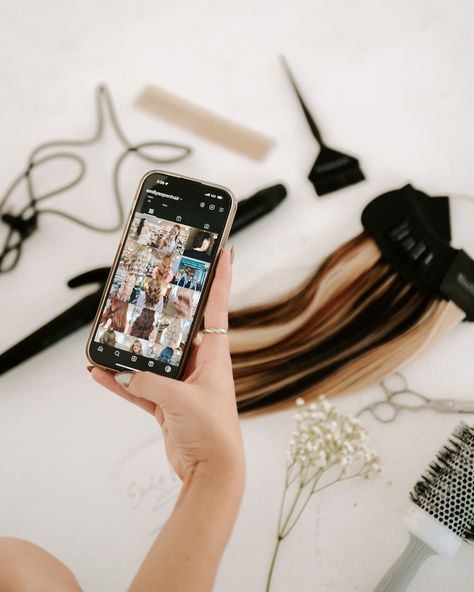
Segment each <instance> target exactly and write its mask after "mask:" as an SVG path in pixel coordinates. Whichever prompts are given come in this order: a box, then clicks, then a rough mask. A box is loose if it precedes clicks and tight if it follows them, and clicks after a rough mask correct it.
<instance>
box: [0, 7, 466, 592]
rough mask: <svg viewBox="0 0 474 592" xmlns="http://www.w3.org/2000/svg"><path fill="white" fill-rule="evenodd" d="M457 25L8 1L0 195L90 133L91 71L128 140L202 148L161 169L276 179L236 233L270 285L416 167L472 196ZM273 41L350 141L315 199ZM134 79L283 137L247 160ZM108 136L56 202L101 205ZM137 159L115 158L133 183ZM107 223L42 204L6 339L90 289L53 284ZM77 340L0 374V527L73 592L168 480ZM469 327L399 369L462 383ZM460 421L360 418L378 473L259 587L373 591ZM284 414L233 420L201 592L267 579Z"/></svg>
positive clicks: (94, 247)
mask: <svg viewBox="0 0 474 592" xmlns="http://www.w3.org/2000/svg"><path fill="white" fill-rule="evenodd" d="M473 23H474V9H473V5H472V3H471V2H468V1H461V0H456V1H451V2H443V1H441V0H420V1H418V2H411V1H408V0H397V1H396V2H395V1H391V2H377V1H376V0H361V1H359V2H351V1H350V0H333V1H331V2H323V1H322V0H296V1H294V2H291V3H290V2H275V1H274V0H273V1H271V0H265V1H260V2H250V1H248V0H246V1H243V0H241V1H239V2H215V1H213V0H201V1H200V2H187V3H179V2H174V3H173V2H163V1H161V2H160V1H158V2H157V1H154V2H152V1H144V0H137V1H135V2H133V3H117V2H110V1H109V2H93V1H92V0H83V1H82V2H76V3H72V2H56V1H53V0H44V1H43V2H33V1H31V0H30V1H29V2H28V1H24V2H13V1H11V2H8V3H7V2H3V3H2V8H1V11H0V56H1V57H0V79H1V103H0V107H1V108H0V130H1V135H0V146H1V150H2V158H1V159H0V183H1V191H3V190H4V188H6V186H7V185H8V183H9V182H10V181H11V180H12V178H13V176H14V175H15V174H16V172H17V171H18V170H19V169H20V168H21V167H22V166H23V164H24V161H25V158H26V155H27V152H28V151H29V150H30V149H31V148H32V147H33V146H34V145H36V144H37V143H38V142H41V141H44V140H47V139H49V138H57V137H85V136H87V135H88V134H89V133H91V131H92V128H93V121H92V118H93V91H94V87H95V85H96V84H97V83H98V82H100V81H103V82H106V83H107V84H109V86H110V88H111V90H112V93H113V96H114V99H115V102H116V105H117V109H118V112H119V115H120V117H121V121H122V124H123V127H124V128H125V130H126V132H127V133H128V135H129V136H130V137H131V138H132V139H133V140H136V141H140V140H145V139H154V138H158V139H170V140H173V141H179V142H184V143H189V144H191V145H192V146H193V147H194V148H195V153H194V154H193V156H192V157H190V158H189V159H187V160H185V161H183V162H182V163H179V164H177V165H174V166H173V167H170V168H171V169H172V170H175V171H179V172H181V173H183V174H185V175H191V176H195V177H201V178H204V179H209V180H214V181H216V182H218V183H221V184H223V185H227V186H229V187H231V188H232V189H233V190H234V191H235V193H236V194H237V195H238V196H239V197H246V196H248V195H250V194H252V193H253V192H254V191H255V190H257V189H258V188H260V187H264V186H267V185H270V184H272V183H273V182H276V181H280V180H281V181H284V182H285V183H286V184H287V186H288V188H289V196H288V199H287V200H286V201H285V202H284V203H283V204H282V205H281V206H280V207H279V208H278V209H277V210H276V211H275V212H273V213H272V215H271V216H268V217H267V218H265V219H263V220H262V221H260V222H259V223H257V224H254V225H253V226H252V227H250V228H248V229H247V230H245V231H243V232H241V233H240V234H238V235H237V236H235V240H234V241H233V243H234V245H235V249H236V258H235V264H234V269H235V281H234V285H233V297H232V303H233V306H234V307H235V306H239V305H241V304H243V303H244V302H247V301H248V300H249V298H251V299H254V300H258V299H259V298H260V299H266V298H268V297H269V296H270V295H271V294H274V293H282V292H284V291H285V290H286V289H287V288H288V287H290V284H292V283H293V282H295V281H297V279H298V278H301V277H303V276H304V273H305V271H304V270H305V269H306V270H307V269H308V268H313V267H314V266H316V265H317V264H318V263H319V262H320V261H321V260H322V259H323V257H324V256H325V255H326V254H327V253H329V252H330V251H331V250H332V249H334V248H335V247H336V246H337V245H339V244H340V243H341V242H343V241H345V240H346V239H349V238H350V237H352V236H354V235H355V234H356V233H357V232H358V231H359V229H360V223H359V217H360V212H361V209H362V206H363V205H364V204H365V203H367V202H368V201H369V200H370V199H371V198H373V197H375V196H376V195H378V194H379V193H381V192H382V191H384V190H387V189H392V188H396V187H399V186H401V185H403V184H405V183H406V182H407V181H410V182H412V183H414V184H416V186H418V187H419V188H421V189H423V190H425V191H427V192H429V193H432V194H444V193H446V192H450V193H451V192H457V193H461V194H471V195H472V194H474V190H473V181H474V178H473V175H472V154H473V148H474V145H473V135H472V131H473V129H474V115H473V109H472V106H473V104H474V86H473V76H472V75H473V56H474V35H473V34H472V28H473ZM279 53H285V54H286V56H287V57H288V59H289V61H290V63H291V65H292V66H293V69H294V71H295V74H296V76H297V77H298V79H299V80H300V83H301V86H302V88H303V90H304V93H305V96H306V98H307V100H308V102H309V103H310V104H311V105H312V107H313V109H314V111H315V113H317V115H318V119H319V121H320V124H321V127H322V129H323V132H324V133H325V135H326V137H327V140H328V142H329V143H331V145H334V146H335V147H340V148H342V149H343V150H346V151H347V152H349V153H353V154H356V155H358V156H359V157H360V159H361V162H362V167H363V170H364V172H365V174H366V176H367V181H366V182H364V183H359V184H358V185H355V186H352V187H350V188H347V189H345V190H343V191H339V192H338V193H334V194H332V195H330V196H327V197H325V198H322V199H320V198H317V197H316V195H315V194H314V191H313V188H312V186H311V185H310V183H309V181H308V180H307V178H306V175H307V173H308V171H309V169H310V167H311V165H312V162H313V160H314V157H315V154H316V146H315V143H314V141H313V139H312V137H311V136H310V134H309V132H308V129H307V127H306V124H305V122H304V120H303V118H302V116H301V113H300V110H299V108H298V106H297V104H296V102H295V98H294V96H293V94H292V92H291V90H290V88H289V85H288V83H287V80H286V79H285V77H284V75H283V73H282V70H281V68H280V65H279V63H278V61H277V57H276V56H277V55H278V54H279ZM147 83H156V84H158V85H161V86H163V87H164V88H166V89H168V90H170V91H173V92H175V93H178V94H180V95H182V96H184V97H186V98H188V99H190V100H192V101H194V102H196V103H198V104H201V105H203V106H205V107H207V108H209V109H212V110H214V111H216V112H218V113H221V114H223V115H227V116H229V117H232V118H235V119H236V120H237V121H241V122H242V123H245V124H247V125H249V126H251V127H254V128H256V129H259V130H261V131H263V132H266V133H267V134H269V135H271V136H273V137H274V138H275V139H276V141H277V143H278V144H277V147H276V149H275V150H274V151H273V152H272V153H271V155H270V156H269V158H268V159H267V160H266V161H265V162H264V163H255V162H253V161H251V160H248V159H246V158H244V157H242V156H239V155H237V154H235V153H232V152H230V151H227V150H225V149H222V148H220V147H218V146H216V145H214V144H211V143H209V142H207V141H205V140H201V139H199V138H197V137H194V136H193V135H191V134H190V133H188V132H186V131H184V130H181V129H178V128H176V127H174V126H172V125H167V124H165V123H163V122H162V121H160V120H158V119H155V118H153V117H152V116H150V115H147V114H145V113H143V112H140V111H138V110H137V109H136V108H135V107H134V106H133V101H134V99H135V97H136V96H137V94H138V93H139V92H140V91H141V89H142V88H143V86H144V85H145V84H147ZM117 152H118V145H117V143H116V141H115V140H114V138H113V137H112V135H111V134H110V133H108V134H107V136H106V138H105V140H104V141H103V142H102V144H101V146H100V148H94V149H91V150H89V151H84V155H85V156H86V157H87V159H88V162H89V164H90V171H89V176H88V178H87V180H86V181H84V183H83V185H82V186H81V188H80V189H79V188H78V189H77V190H75V191H73V192H71V193H70V194H69V195H68V196H64V197H60V198H57V199H55V200H54V201H55V205H57V206H58V207H60V206H63V207H64V208H66V209H69V211H75V212H77V213H80V214H81V215H84V216H89V217H90V218H92V219H94V220H95V221H96V222H98V223H104V224H105V223H107V222H111V221H112V220H113V210H112V206H111V166H112V162H113V160H114V158H115V156H116V155H117ZM146 168H147V167H146V165H143V163H141V162H136V161H132V160H130V162H129V163H128V164H127V165H126V169H125V171H124V174H123V177H122V183H123V187H124V191H125V194H126V195H127V196H128V198H129V199H131V197H132V194H133V192H134V189H135V187H136V184H137V181H138V179H139V177H140V176H141V174H142V173H143V172H144V171H145V170H146ZM58 173H59V169H58V167H57V166H56V167H53V166H52V167H51V169H50V170H49V171H43V172H42V173H38V175H39V176H38V183H39V184H40V185H41V187H44V188H47V187H48V177H49V176H51V178H53V179H56V178H57V175H58ZM126 207H128V204H126ZM458 219H459V223H460V225H461V226H462V225H464V231H465V234H466V230H467V231H468V233H469V229H471V234H472V228H473V221H474V209H472V208H469V206H466V205H465V206H464V209H461V215H458ZM118 238H119V234H118V233H115V234H114V235H99V234H94V233H91V232H88V231H85V230H83V229H81V228H79V227H77V226H74V225H72V224H70V223H68V222H67V221H62V220H59V219H57V218H53V217H46V216H44V217H43V218H41V220H40V230H39V232H38V233H36V235H35V236H34V237H33V238H31V239H30V240H29V241H28V243H27V244H26V245H25V249H24V258H23V259H22V260H21V263H20V265H19V266H18V268H17V269H16V270H15V271H14V272H12V273H10V274H9V275H8V276H2V277H1V278H0V285H1V303H2V306H1V311H2V312H1V330H0V350H4V349H6V348H7V347H8V346H10V345H12V344H13V343H15V342H16V341H17V340H18V339H20V338H22V337H24V336H26V335H27V334H28V333H29V332H30V331H31V330H33V329H34V328H36V327H38V326H40V325H42V324H43V323H44V322H46V321H47V320H49V319H50V318H51V317H52V316H54V315H55V314H56V313H58V312H59V311H61V310H62V309H64V308H67V307H68V306H70V305H71V304H72V303H74V302H75V301H76V300H77V299H78V298H80V297H81V296H83V295H85V294H86V293H87V292H88V288H81V289H78V290H76V291H75V292H73V291H71V290H70V289H68V288H67V287H66V286H65V281H66V280H67V279H68V278H70V277H72V276H74V275H76V274H78V273H81V272H82V271H85V270H87V269H91V268H93V267H98V266H102V265H108V264H110V262H111V260H112V257H113V254H114V251H115V248H116V245H117V242H118ZM471 244H472V243H471ZM471 253H472V251H471ZM277 270H284V273H283V274H277V273H276V272H277ZM263 276H267V277H270V278H274V281H273V282H272V281H270V282H266V281H265V282H264V281H262V277H263ZM282 277H285V278H288V283H283V284H282V282H281V278H282ZM276 278H278V280H277V279H276ZM244 293H246V294H247V296H243V294H244ZM249 294H250V297H249V296H248V295H249ZM87 334H88V328H84V329H82V330H80V331H77V332H76V333H74V334H73V335H71V336H69V337H68V338H66V339H64V340H63V341H61V342H60V343H59V344H58V345H56V346H54V347H51V348H50V349H48V350H47V351H45V352H44V353H42V354H41V355H39V356H36V357H35V358H34V359H32V360H30V361H28V362H26V363H24V364H23V365H21V366H20V367H18V368H17V369H15V370H13V371H11V372H9V373H8V374H6V375H4V376H2V377H1V378H0V391H1V396H0V422H1V423H0V535H10V536H19V537H25V538H28V539H30V540H32V541H34V542H36V543H38V544H41V545H43V546H44V547H46V548H47V549H48V550H50V551H51V552H52V553H54V554H56V555H58V556H59V557H60V558H61V559H62V560H63V561H65V562H66V563H67V564H68V565H69V566H70V567H71V568H72V570H73V571H74V572H75V573H76V574H77V577H78V578H79V581H80V583H81V584H82V586H83V587H84V590H86V591H87V592H109V591H110V592H116V591H121V590H125V589H126V587H127V584H128V582H129V581H130V579H131V577H132V575H133V573H134V571H135V570H136V569H137V566H138V564H139V562H140V560H141V559H142V558H143V556H144V553H145V551H146V549H147V548H148V547H149V546H150V544H151V542H152V540H153V536H154V535H155V533H156V531H157V529H158V528H159V526H160V524H162V523H163V521H164V520H165V518H166V516H167V515H168V513H169V511H170V509H171V507H172V503H173V500H174V499H175V497H176V493H177V491H178V482H177V480H176V478H175V477H173V474H172V473H171V472H170V469H169V468H168V465H167V462H166V460H165V457H164V453H163V450H162V447H161V443H160V434H159V429H158V427H157V426H156V425H155V424H154V423H153V421H151V420H150V418H149V417H148V416H146V415H145V414H144V413H142V412H141V411H140V410H138V409H136V408H133V407H131V406H129V405H128V404H127V403H125V402H124V401H122V400H119V399H118V398H114V397H113V396H112V395H110V394H109V393H107V392H105V391H102V390H101V389H100V388H99V387H98V386H96V385H95V384H93V383H92V381H91V380H90V377H89V375H88V373H87V372H86V370H85V366H86V359H85V355H84V346H85V341H86V338H87ZM473 337H474V327H473V326H470V325H468V324H463V325H462V326H459V327H458V328H457V329H456V330H455V331H454V332H453V333H452V334H450V335H449V336H447V337H446V338H444V339H443V340H442V341H440V342H439V343H438V344H436V345H434V346H433V347H431V348H430V349H429V350H428V351H426V353H424V354H423V355H422V356H420V357H419V358H418V359H416V360H415V361H413V362H411V363H410V364H409V365H407V366H406V368H405V373H406V375H407V377H408V379H409V382H410V385H411V386H413V387H414V388H418V389H419V390H421V391H422V392H425V393H427V394H430V395H432V396H433V397H441V396H453V397H458V398H473V397H474V365H473V364H472V360H473V354H474V346H473V343H474V340H473ZM379 396H380V392H379V389H378V388H377V387H376V386H374V387H372V388H368V389H366V390H365V391H364V392H359V393H355V394H353V395H350V396H346V397H340V398H339V400H338V401H337V403H338V404H339V405H340V407H341V408H343V409H345V410H347V411H353V412H355V411H357V409H359V408H360V407H361V406H362V405H363V404H365V403H367V402H369V401H372V400H374V399H375V398H378V397H379ZM458 420H459V418H458V417H457V416H449V415H445V416H441V415H435V414H434V413H432V412H429V411H425V412H421V413H418V414H415V413H413V414H409V413H406V414H404V415H402V416H400V417H399V418H398V420H397V421H396V422H395V423H393V424H391V425H388V426H382V425H380V424H377V423H376V422H375V421H373V420H371V419H367V420H366V421H365V423H366V426H367V427H368V429H369V432H370V438H371V442H372V445H373V447H374V448H375V449H376V450H377V451H379V453H380V454H381V457H382V467H383V473H382V474H381V475H380V476H379V477H377V478H376V479H374V480H371V481H365V480H362V481H354V482H348V483H343V484H340V485H339V486H337V487H334V488H332V489H329V490H327V491H325V492H324V493H321V495H320V496H319V497H318V498H315V499H314V500H313V503H312V504H310V505H309V507H308V508H307V510H306V512H305V514H304V517H303V518H302V519H301V521H300V523H299V525H298V526H297V528H296V529H295V530H294V532H293V533H292V535H291V536H290V537H289V538H288V539H287V540H285V542H284V544H283V546H282V550H281V555H280V557H279V560H278V564H277V567H276V571H275V580H274V585H273V587H272V590H273V591H274V592H286V591H287V590H290V589H291V590H298V591H299V592H306V591H308V592H310V591H311V592H313V591H320V592H323V591H327V592H330V591H331V592H333V591H334V592H336V591H337V592H353V591H357V590H364V591H365V590H370V589H372V587H373V586H374V585H375V583H376V582H377V580H378V578H379V577H380V576H381V575H382V573H383V571H384V570H385V569H386V568H387V567H388V565H389V564H390V563H391V561H392V560H394V559H395V557H396V556H397V555H398V553H399V552H400V551H401V550H402V547H403V546H404V545H405V543H406V541H407V536H408V535H407V533H406V531H405V529H404V527H403V525H402V516H403V514H404V511H405V509H406V508H407V505H408V501H407V498H408V492H409V490H410V489H411V487H412V486H413V484H414V482H415V481H416V479H417V478H418V477H419V475H420V474H421V472H422V471H423V470H424V469H425V467H426V466H427V464H428V462H430V461H431V460H432V458H433V457H434V454H435V453H436V451H437V450H438V449H439V447H440V445H441V444H442V443H443V442H444V440H445V439H446V437H447V436H448V434H449V433H450V431H451V430H452V428H453V427H454V426H455V425H456V423H457V422H458ZM473 421H474V419H473ZM292 429H293V411H292V410H290V411H287V412H282V413H274V414H271V415H267V416H262V417H257V418H250V419H243V420H242V430H243V434H244V439H245V447H246V452H247V463H248V473H247V486H246V492H245V497H244V501H243V505H242V509H241V512H240V515H239V519H238V522H237V525H236V528H235V531H234V533H233V536H232V539H231V541H230V543H229V546H228V548H227V550H226V553H225V556H224V558H223V561H222V565H221V568H220V571H219V575H218V578H217V582H216V585H215V590H216V591H217V592H241V591H242V590H248V591H257V590H263V589H264V583H265V579H266V574H267V571H268V567H269V561H270V557H271V553H272V548H273V544H274V537H275V529H276V520H277V513H278V505H279V501H280V496H281V493H282V480H283V475H284V470H285V451H286V449H287V445H288V440H289V438H290V435H291V432H292ZM473 558H474V555H473V550H472V548H469V547H467V546H463V547H462V549H461V551H460V552H459V554H458V555H457V556H456V557H455V558H454V559H453V560H446V559H440V558H432V559H430V560H429V561H428V562H427V563H426V564H425V565H424V567H423V568H422V569H421V571H420V572H419V574H418V576H417V578H416V580H415V581H414V582H413V585H412V587H411V588H410V590H413V591H414V592H415V591H418V592H421V591H425V590H430V591H431V592H437V591H439V592H445V591H446V590H447V589H448V587H449V589H452V590H456V591H457V592H461V591H467V590H471V589H472V581H473V578H474V561H473Z"/></svg>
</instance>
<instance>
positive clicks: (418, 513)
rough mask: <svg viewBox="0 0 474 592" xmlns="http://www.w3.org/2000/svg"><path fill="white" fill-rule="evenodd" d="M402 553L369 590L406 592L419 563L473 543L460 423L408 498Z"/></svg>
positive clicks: (473, 483) (470, 443)
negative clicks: (406, 535)
mask: <svg viewBox="0 0 474 592" xmlns="http://www.w3.org/2000/svg"><path fill="white" fill-rule="evenodd" d="M410 497H411V499H412V501H413V502H414V504H415V505H414V506H413V507H412V508H411V509H410V510H409V512H408V514H407V515H406V516H405V520H404V521H405V524H406V526H407V528H408V530H409V532H410V540H409V542H408V545H407V547H406V549H405V550H404V551H403V553H402V554H401V555H400V557H399V558H398V559H397V561H396V562H395V563H394V564H393V565H392V567H391V568H390V569H389V571H388V572H387V573H386V574H385V576H384V577H383V579H382V580H381V581H380V583H379V584H378V586H377V587H376V588H375V590H374V592H402V590H407V589H408V586H409V585H410V582H411V580H412V579H413V577H414V576H415V574H416V572H417V571H418V568H419V567H420V565H421V564H422V563H423V561H424V560H425V559H426V558H427V557H429V556H430V555H432V554H434V553H437V554H439V555H442V556H444V557H449V558H451V557H454V555H455V554H456V553H457V551H458V549H459V547H460V546H461V542H462V541H474V428H473V427H470V426H468V425H466V424H464V423H460V424H459V425H458V426H457V427H456V428H455V430H454V431H453V433H452V435H451V437H450V438H449V440H448V442H447V443H446V445H445V446H443V448H441V450H440V451H439V452H438V454H437V456H436V458H435V460H434V461H433V462H432V463H431V464H430V466H429V467H428V469H427V471H426V472H425V474H424V475H423V476H422V477H421V479H420V480H419V481H418V482H417V483H416V485H415V487H414V488H413V491H412V492H411V494H410Z"/></svg>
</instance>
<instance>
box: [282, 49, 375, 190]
mask: <svg viewBox="0 0 474 592" xmlns="http://www.w3.org/2000/svg"><path fill="white" fill-rule="evenodd" d="M280 59H281V62H282V64H283V67H284V69H285V71H286V73H287V75H288V78H289V79H290V82H291V85H292V86H293V89H294V91H295V93H296V96H297V97H298V100H299V102H300V105H301V107H302V109H303V113H304V115H305V117H306V121H307V122H308V125H309V128H310V130H311V132H312V134H313V136H314V137H315V138H316V140H317V142H318V144H319V145H320V147H321V151H320V153H319V155H318V158H317V159H316V162H315V163H314V165H313V168H312V169H311V171H310V173H309V175H308V179H309V180H310V181H311V183H312V184H313V185H314V188H315V190H316V193H317V194H318V195H324V194H325V193H331V192H332V191H337V190H338V189H342V188H343V187H347V186H348V185H353V184H354V183H358V182H359V181H363V180H364V179H365V177H364V174H363V173H362V171H361V169H360V166H359V161H358V160H357V158H354V157H353V156H348V155H347V154H343V153H342V152H338V151H337V150H333V149H332V148H328V146H326V144H325V143H324V141H323V139H322V136H321V132H320V131H319V129H318V126H317V125H316V122H315V121H314V119H313V116H312V115H311V113H310V112H309V109H308V107H307V106H306V104H305V102H304V101H303V97H302V96H301V93H300V91H299V89H298V86H297V85H296V82H295V79H294V78H293V74H292V73H291V70H290V67H289V66H288V63H287V61H286V60H285V58H284V57H283V56H280Z"/></svg>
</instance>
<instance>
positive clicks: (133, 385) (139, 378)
mask: <svg viewBox="0 0 474 592" xmlns="http://www.w3.org/2000/svg"><path fill="white" fill-rule="evenodd" d="M114 379H115V381H116V382H117V383H118V384H119V385H120V386H121V387H122V388H123V389H125V390H126V391H127V392H128V393H130V394H131V395H134V396H135V397H140V398H142V399H146V400H147V401H151V402H152V403H155V404H156V405H159V406H160V407H161V408H162V409H166V407H167V406H169V404H170V402H171V401H175V400H176V394H177V389H176V382H177V381H176V380H175V379H174V378H168V377H167V376H161V375H160V374H154V373H153V372H118V373H117V374H115V375H114Z"/></svg>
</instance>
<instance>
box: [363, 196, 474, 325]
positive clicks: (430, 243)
mask: <svg viewBox="0 0 474 592" xmlns="http://www.w3.org/2000/svg"><path fill="white" fill-rule="evenodd" d="M362 224H363V226H364V228H365V230H366V231H367V232H368V233H369V234H370V235H371V236H372V237H373V238H374V240H375V242H376V243H377V246H378V247H379V249H380V250H381V252H382V254H383V255H384V257H385V258H386V259H387V261H388V262H389V263H390V264H391V265H392V267H394V268H395V269H396V270H397V272H398V273H399V274H400V275H401V276H402V277H404V278H405V279H406V280H407V281H409V282H410V283H411V284H413V285H414V286H415V287H416V288H417V289H418V290H420V291H421V292H423V293H425V294H430V295H433V296H436V297H438V298H444V299H447V300H452V301H453V302H454V303H455V304H457V305H458V306H459V308H461V309H462V310H464V312H465V313H466V319H465V320H467V321H474V261H473V260H472V259H471V258H470V257H469V256H468V255H467V254H466V253H465V252H464V251H463V250H460V249H455V248H454V247H451V245H450V241H451V225H450V213H449V198H448V197H430V196H428V195H426V193H423V192H422V191H418V190H417V189H415V188H414V187H412V186H411V185H406V186H405V187H402V188H401V189H398V190H395V191H389V192H388V193H384V194H383V195H381V196H379V197H377V198H376V199H374V200H373V201H372V202H370V204H369V205H368V206H366V207H365V209H364V211H363V212H362Z"/></svg>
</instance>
